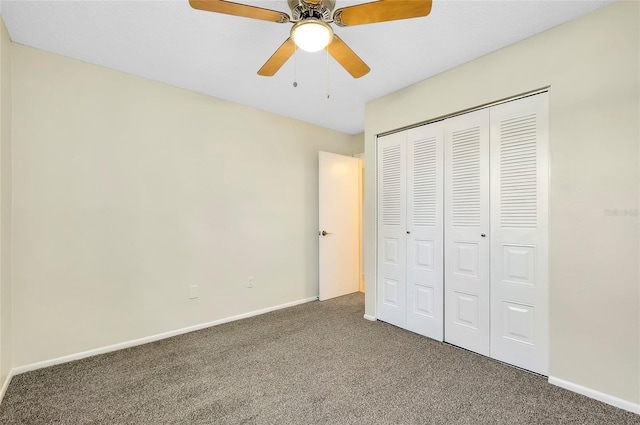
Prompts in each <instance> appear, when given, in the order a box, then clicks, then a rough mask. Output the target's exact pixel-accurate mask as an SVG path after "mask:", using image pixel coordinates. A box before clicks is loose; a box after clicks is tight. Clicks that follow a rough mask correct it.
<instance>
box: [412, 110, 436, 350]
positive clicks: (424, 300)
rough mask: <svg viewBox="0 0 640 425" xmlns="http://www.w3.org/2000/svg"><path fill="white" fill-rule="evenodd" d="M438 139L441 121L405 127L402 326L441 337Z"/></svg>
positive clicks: (432, 336) (430, 335)
mask: <svg viewBox="0 0 640 425" xmlns="http://www.w3.org/2000/svg"><path fill="white" fill-rule="evenodd" d="M443 145H444V143H443V128H442V123H441V122H437V123H433V124H429V125H424V126H421V127H417V128H414V129H411V130H408V131H407V166H406V168H407V232H406V233H407V262H406V263H407V283H406V284H407V288H406V291H407V300H406V304H407V306H406V307H407V309H406V317H407V323H406V328H407V329H408V330H410V331H413V332H416V333H419V334H421V335H425V336H428V337H430V338H433V339H436V340H438V341H442V338H443V330H444V329H443V326H444V323H443V314H444V308H443V307H444V305H443V304H444V294H443V290H444V285H443V278H444V275H443V266H444V265H443V257H444V256H443V249H442V247H443V237H444V235H443V220H444V219H443V188H444V175H443V169H444V163H443V161H444V151H443V149H444V146H443Z"/></svg>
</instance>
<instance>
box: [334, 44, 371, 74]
mask: <svg viewBox="0 0 640 425" xmlns="http://www.w3.org/2000/svg"><path fill="white" fill-rule="evenodd" d="M327 49H328V50H329V54H330V55H331V56H333V58H334V59H335V60H336V61H338V63H339V64H340V65H342V67H343V68H344V69H346V70H347V72H348V73H349V74H351V76H352V77H353V78H360V77H362V76H363V75H365V74H367V73H368V72H369V71H371V68H369V67H368V66H367V64H366V63H364V62H363V61H362V59H360V57H358V55H356V54H355V53H354V52H353V50H351V48H350V47H349V46H347V43H345V42H344V41H342V39H341V38H340V37H338V36H337V35H335V36H334V37H333V41H332V42H331V43H330V44H329V46H327Z"/></svg>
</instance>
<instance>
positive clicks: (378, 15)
mask: <svg viewBox="0 0 640 425" xmlns="http://www.w3.org/2000/svg"><path fill="white" fill-rule="evenodd" d="M429 12H431V0H379V1H374V2H371V3H363V4H358V5H355V6H349V7H343V8H342V9H338V10H336V11H335V13H334V14H333V20H334V22H335V23H336V24H337V25H339V26H341V27H351V26H354V25H363V24H373V23H376V22H386V21H396V20H398V19H409V18H418V17H421V16H427V15H428V14H429Z"/></svg>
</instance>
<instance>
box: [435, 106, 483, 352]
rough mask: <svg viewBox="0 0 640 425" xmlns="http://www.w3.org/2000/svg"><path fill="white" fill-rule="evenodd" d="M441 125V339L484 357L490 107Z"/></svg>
mask: <svg viewBox="0 0 640 425" xmlns="http://www.w3.org/2000/svg"><path fill="white" fill-rule="evenodd" d="M444 128H445V131H444V135H445V136H444V137H445V139H444V143H445V149H444V150H445V160H444V166H445V195H444V199H445V202H444V206H445V213H444V218H445V220H444V223H445V240H444V246H445V270H444V276H445V282H446V283H445V335H444V338H445V341H447V342H450V343H452V344H455V345H458V346H460V347H463V348H466V349H468V350H472V351H475V352H477V353H480V354H484V355H488V354H489V243H488V237H487V234H488V233H489V111H488V110H486V109H484V110H480V111H475V112H471V113H468V114H464V115H461V116H458V117H454V118H450V119H447V120H446V121H445V122H444ZM483 235H484V236H483Z"/></svg>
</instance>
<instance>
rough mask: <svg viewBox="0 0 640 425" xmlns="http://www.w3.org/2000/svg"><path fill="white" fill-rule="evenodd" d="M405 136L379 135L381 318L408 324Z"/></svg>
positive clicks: (378, 277) (379, 288)
mask: <svg viewBox="0 0 640 425" xmlns="http://www.w3.org/2000/svg"><path fill="white" fill-rule="evenodd" d="M406 139H407V133H406V132H401V133H395V134H391V135H388V136H384V137H379V138H378V153H377V156H378V158H377V166H378V253H377V257H378V276H377V281H378V282H377V297H376V298H377V299H378V309H377V316H378V319H380V320H382V321H384V322H387V323H391V324H392V325H396V326H400V327H403V328H404V327H405V326H406V274H407V266H406V261H407V234H406V227H407V222H406V220H407V219H406V217H407V209H406V199H407V196H406V193H407V192H406V187H407V185H406V181H407V175H406V156H407V154H406V146H407V145H406Z"/></svg>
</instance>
